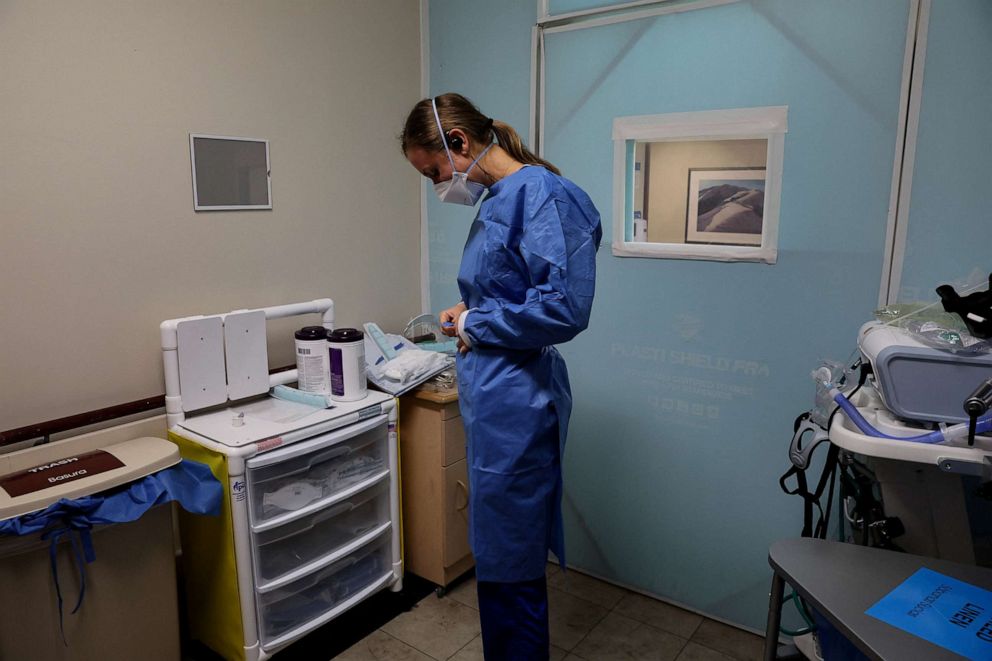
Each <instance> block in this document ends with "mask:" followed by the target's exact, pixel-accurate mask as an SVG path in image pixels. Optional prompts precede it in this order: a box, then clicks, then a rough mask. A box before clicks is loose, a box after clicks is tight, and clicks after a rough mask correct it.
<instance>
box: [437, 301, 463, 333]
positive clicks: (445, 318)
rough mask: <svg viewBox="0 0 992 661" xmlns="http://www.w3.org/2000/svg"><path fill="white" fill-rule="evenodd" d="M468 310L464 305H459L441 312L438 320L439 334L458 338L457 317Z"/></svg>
mask: <svg viewBox="0 0 992 661" xmlns="http://www.w3.org/2000/svg"><path fill="white" fill-rule="evenodd" d="M467 309H468V306H466V305H465V304H464V303H459V304H458V305H456V306H454V307H450V308H448V309H447V310H443V311H442V312H441V314H440V315H438V319H440V321H441V332H442V333H444V334H445V335H447V336H448V337H457V336H458V317H460V316H461V314H462V312H465V310H467Z"/></svg>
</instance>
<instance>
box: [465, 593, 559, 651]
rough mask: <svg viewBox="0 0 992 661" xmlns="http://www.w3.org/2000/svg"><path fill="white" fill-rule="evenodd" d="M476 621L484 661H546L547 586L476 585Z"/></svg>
mask: <svg viewBox="0 0 992 661" xmlns="http://www.w3.org/2000/svg"><path fill="white" fill-rule="evenodd" d="M478 587H479V619H480V620H481V621H482V648H483V652H484V653H485V657H486V661H547V660H548V655H549V654H550V651H551V640H550V635H549V632H548V583H547V578H546V577H544V576H542V577H541V578H539V579H536V580H533V581H523V582H520V583H494V582H490V581H479V582H478Z"/></svg>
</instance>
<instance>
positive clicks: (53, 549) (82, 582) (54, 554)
mask: <svg viewBox="0 0 992 661" xmlns="http://www.w3.org/2000/svg"><path fill="white" fill-rule="evenodd" d="M72 532H73V528H70V527H69V526H62V527H59V528H52V529H50V530H46V531H45V532H43V533H42V534H41V539H43V540H46V541H48V542H49V544H48V559H49V562H50V564H51V569H52V580H53V581H54V582H55V596H56V597H57V598H58V604H59V634H60V635H61V636H62V644H63V645H64V646H65V647H68V646H69V642H68V641H67V640H66V638H65V622H64V615H63V608H62V604H63V600H62V586H61V585H60V584H59V567H58V546H59V541H61V539H62V538H63V537H65V536H68V539H69V544H70V545H71V546H72V555H73V558H74V559H75V561H76V569H77V570H78V571H79V597H78V598H77V599H76V605H75V606H74V607H73V609H72V612H71V614H72V615H75V614H76V612H77V611H79V608H80V607H81V606H82V605H83V596H84V595H85V594H86V572H85V571H83V563H84V562H86V563H90V562H93V561H94V560H96V554H95V553H94V551H93V537H92V536H91V535H90V531H89V529H88V528H83V527H80V528H76V532H77V534H78V538H79V539H78V540H77V538H76V537H75V536H73V534H72Z"/></svg>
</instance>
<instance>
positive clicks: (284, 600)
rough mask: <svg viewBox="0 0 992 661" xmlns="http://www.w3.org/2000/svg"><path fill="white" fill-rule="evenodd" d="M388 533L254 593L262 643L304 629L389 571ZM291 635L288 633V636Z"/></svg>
mask: <svg viewBox="0 0 992 661" xmlns="http://www.w3.org/2000/svg"><path fill="white" fill-rule="evenodd" d="M389 541H390V535H388V534H386V535H383V536H382V537H381V538H380V539H379V540H377V541H376V542H373V543H371V544H369V545H367V546H365V547H363V548H361V549H359V550H357V551H355V552H354V553H352V554H350V555H348V556H345V557H344V558H343V559H341V560H339V561H338V562H335V563H334V564H332V565H330V566H329V567H327V568H326V569H323V570H321V571H319V572H315V573H313V574H311V575H309V576H306V577H304V578H302V579H300V580H298V581H294V582H293V583H290V584H288V585H286V586H285V587H282V588H277V589H274V590H271V591H268V592H264V593H259V594H258V615H259V622H260V623H261V631H262V643H263V644H268V643H271V642H272V641H273V640H275V639H277V638H279V637H280V636H284V635H285V634H288V633H290V632H292V631H293V630H294V629H300V628H305V627H306V625H307V624H308V623H310V622H311V621H312V620H314V619H316V618H319V617H321V616H323V615H327V614H329V613H331V611H333V610H335V609H336V608H338V607H340V606H342V605H343V604H344V603H345V602H346V601H348V600H349V599H350V598H351V597H354V596H355V595H357V594H358V593H360V592H362V591H363V590H365V589H366V588H368V587H370V586H371V585H373V584H374V583H377V582H379V581H381V580H382V579H384V578H386V577H388V575H389V574H390V572H392V564H391V563H390V561H389V549H390V545H389ZM289 637H291V636H289Z"/></svg>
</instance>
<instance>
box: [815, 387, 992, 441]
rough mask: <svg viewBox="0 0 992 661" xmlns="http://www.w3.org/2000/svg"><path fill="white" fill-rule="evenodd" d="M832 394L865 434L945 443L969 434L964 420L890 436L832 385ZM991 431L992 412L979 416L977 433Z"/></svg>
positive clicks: (890, 438) (901, 439) (903, 439)
mask: <svg viewBox="0 0 992 661" xmlns="http://www.w3.org/2000/svg"><path fill="white" fill-rule="evenodd" d="M830 395H831V397H833V399H834V401H835V402H837V406H839V407H840V408H841V409H843V411H844V413H846V414H847V417H848V418H849V419H850V420H851V422H853V423H854V425H855V426H856V427H857V428H858V429H860V430H861V432H862V433H863V434H866V435H868V436H874V437H876V438H887V439H889V440H892V441H908V442H910V443H943V442H945V441H953V440H957V439H959V438H965V437H967V436H968V425H967V424H966V423H963V422H962V423H960V424H957V425H953V426H951V427H947V428H946V429H938V430H936V431H932V432H930V433H928V434H921V435H919V436H890V435H889V434H883V433H882V432H880V431H878V430H877V429H875V428H874V427H872V425H871V423H870V422H868V421H867V420H865V418H864V416H863V415H861V411H859V410H858V409H857V407H856V406H855V405H854V404H852V403H851V400H849V399H848V398H847V397H845V396H844V393H842V392H841V391H840V390H838V389H837V388H836V387H834V386H830ZM989 431H992V414H990V415H986V416H984V417H981V418H979V419H978V425H977V427H976V429H975V433H976V434H984V433H987V432H989Z"/></svg>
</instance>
